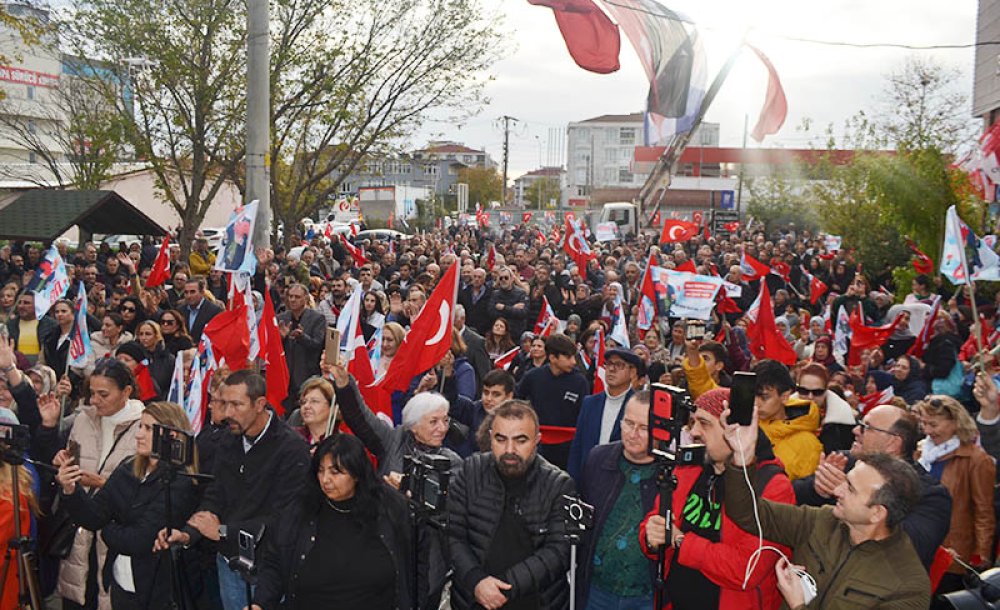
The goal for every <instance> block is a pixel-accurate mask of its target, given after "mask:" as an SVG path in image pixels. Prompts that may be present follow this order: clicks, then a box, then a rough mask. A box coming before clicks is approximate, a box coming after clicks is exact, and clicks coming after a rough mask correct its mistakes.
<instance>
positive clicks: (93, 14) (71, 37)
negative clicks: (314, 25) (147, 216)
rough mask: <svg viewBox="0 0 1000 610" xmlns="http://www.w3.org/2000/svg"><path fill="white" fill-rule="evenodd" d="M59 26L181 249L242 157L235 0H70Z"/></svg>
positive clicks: (241, 60) (241, 53)
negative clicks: (149, 177)
mask: <svg viewBox="0 0 1000 610" xmlns="http://www.w3.org/2000/svg"><path fill="white" fill-rule="evenodd" d="M75 8H76V10H75V11H74V12H73V15H72V19H70V20H67V21H66V22H65V23H64V24H63V26H64V28H65V31H66V33H67V41H68V42H69V44H70V45H71V46H72V48H73V49H74V50H75V52H76V54H77V55H78V56H80V57H88V58H95V59H93V60H88V63H89V64H90V65H92V66H95V67H96V66H99V65H103V66H110V67H111V69H112V70H114V71H115V72H116V74H117V76H118V78H117V79H99V80H97V81H96V82H92V84H94V85H95V86H96V87H97V89H96V90H97V91H98V92H99V93H100V95H102V96H103V99H104V100H105V101H106V102H107V103H109V104H111V105H112V106H113V107H114V108H115V110H116V114H117V116H118V118H119V119H120V120H121V122H122V124H123V125H124V127H125V133H126V135H127V137H128V140H129V142H130V143H131V145H132V146H133V147H134V149H135V153H136V156H137V157H138V158H139V159H142V160H144V161H145V162H146V163H148V165H149V168H150V169H151V170H152V172H153V173H154V175H155V176H156V183H157V188H158V190H159V191H160V192H161V193H162V195H163V196H164V198H165V199H166V200H167V201H168V202H169V204H170V205H171V207H172V208H173V209H174V211H176V212H177V214H178V216H179V217H180V221H181V222H180V226H179V239H178V241H179V243H180V245H181V247H182V248H183V249H184V251H185V252H186V251H187V250H188V249H189V248H190V245H191V241H192V238H193V237H194V233H195V231H196V230H197V229H198V227H199V226H200V225H201V223H202V221H203V219H204V217H205V213H206V212H207V211H208V208H209V206H210V205H211V204H212V202H213V201H214V199H215V196H216V195H217V194H218V193H219V191H220V189H221V188H222V187H223V186H224V185H225V184H226V182H227V181H229V180H233V181H236V182H237V183H238V184H239V183H240V176H241V175H242V165H241V164H242V161H243V157H244V138H243V125H244V117H245V105H244V96H245V78H244V74H245V73H246V69H245V57H246V53H245V49H244V46H245V39H246V34H245V29H246V18H245V4H244V3H243V2H239V1H237V0H187V1H185V2H161V1H159V0H77V4H76V7H75Z"/></svg>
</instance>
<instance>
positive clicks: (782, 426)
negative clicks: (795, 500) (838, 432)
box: [760, 399, 823, 480]
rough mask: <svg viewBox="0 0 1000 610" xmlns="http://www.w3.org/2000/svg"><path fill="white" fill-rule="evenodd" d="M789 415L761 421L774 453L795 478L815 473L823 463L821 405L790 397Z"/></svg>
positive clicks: (792, 477)
mask: <svg viewBox="0 0 1000 610" xmlns="http://www.w3.org/2000/svg"><path fill="white" fill-rule="evenodd" d="M800 413H801V414H800ZM785 414H786V417H787V418H786V419H772V420H768V421H762V422H760V429H761V430H763V431H764V433H765V434H767V437H768V438H769V439H771V444H772V445H774V454H775V455H776V456H778V459H780V460H781V463H782V464H783V465H784V466H785V472H786V473H788V478H789V479H792V480H795V479H799V478H802V477H805V476H809V475H811V474H812V473H813V472H815V471H816V467H817V466H819V454H820V453H821V452H822V451H823V444H822V443H820V441H819V439H818V438H817V437H816V433H817V431H818V430H819V428H820V421H819V407H817V406H816V405H815V403H812V402H809V401H806V400H800V399H794V400H793V399H789V400H788V402H787V403H786V404H785Z"/></svg>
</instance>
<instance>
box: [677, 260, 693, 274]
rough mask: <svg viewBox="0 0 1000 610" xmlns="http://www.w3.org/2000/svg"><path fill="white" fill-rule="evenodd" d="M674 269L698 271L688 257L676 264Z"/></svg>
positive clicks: (687, 271)
mask: <svg viewBox="0 0 1000 610" xmlns="http://www.w3.org/2000/svg"><path fill="white" fill-rule="evenodd" d="M675 271H684V272H685V273H698V268H697V267H695V266H694V261H693V260H691V259H690V258H689V259H687V260H686V261H684V262H683V263H681V264H679V265H677V267H676V268H675Z"/></svg>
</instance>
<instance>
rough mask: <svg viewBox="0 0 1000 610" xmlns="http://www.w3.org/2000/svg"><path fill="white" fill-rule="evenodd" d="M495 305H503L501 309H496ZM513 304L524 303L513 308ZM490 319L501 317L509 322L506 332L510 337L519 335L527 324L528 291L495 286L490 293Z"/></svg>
mask: <svg viewBox="0 0 1000 610" xmlns="http://www.w3.org/2000/svg"><path fill="white" fill-rule="evenodd" d="M497 305H503V308H502V309H497ZM515 305H524V307H520V308H518V309H515V308H514V306H515ZM489 312H490V319H491V320H496V319H497V318H503V319H505V320H507V322H508V324H509V328H508V329H507V330H508V334H510V336H511V337H520V336H521V333H523V332H524V330H525V327H526V325H527V320H528V315H529V313H530V310H529V309H528V293H527V292H525V291H524V290H522V289H520V288H518V287H517V286H514V287H512V288H511V289H510V290H503V289H502V288H495V289H494V290H493V293H492V294H490V307H489Z"/></svg>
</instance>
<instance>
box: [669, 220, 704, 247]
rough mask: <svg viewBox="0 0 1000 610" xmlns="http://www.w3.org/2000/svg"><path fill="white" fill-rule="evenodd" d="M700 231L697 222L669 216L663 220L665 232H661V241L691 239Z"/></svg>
mask: <svg viewBox="0 0 1000 610" xmlns="http://www.w3.org/2000/svg"><path fill="white" fill-rule="evenodd" d="M698 233H699V227H698V225H696V224H695V223H693V222H688V221H687V220H677V219H675V218H668V219H667V220H665V221H663V233H661V234H660V243H661V244H666V243H670V242H681V241H689V240H690V239H691V238H692V237H694V236H696V235H698Z"/></svg>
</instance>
